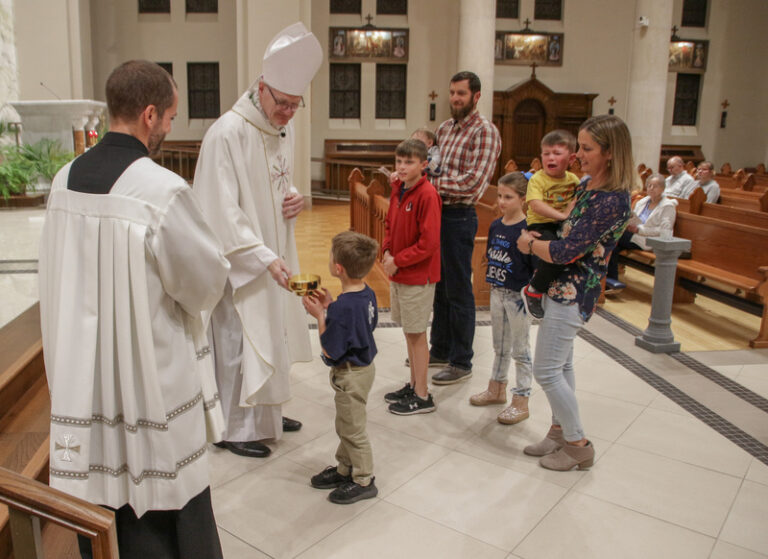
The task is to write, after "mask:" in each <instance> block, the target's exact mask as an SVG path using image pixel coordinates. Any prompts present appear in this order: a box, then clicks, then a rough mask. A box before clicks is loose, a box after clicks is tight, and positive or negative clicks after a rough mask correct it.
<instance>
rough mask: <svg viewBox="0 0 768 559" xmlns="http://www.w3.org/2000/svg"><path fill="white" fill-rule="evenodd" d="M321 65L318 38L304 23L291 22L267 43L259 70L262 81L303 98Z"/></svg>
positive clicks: (321, 57) (321, 54)
mask: <svg viewBox="0 0 768 559" xmlns="http://www.w3.org/2000/svg"><path fill="white" fill-rule="evenodd" d="M322 62H323V49H322V47H320V42H319V41H318V40H317V37H315V36H314V35H313V34H312V33H311V32H309V31H308V30H307V28H306V27H304V24H303V23H301V22H299V23H294V24H293V25H289V26H288V27H286V28H285V29H283V30H282V31H280V33H278V34H277V35H275V37H274V38H273V39H272V41H271V42H270V43H269V46H268V47H267V50H266V52H265V53H264V66H263V68H262V73H263V77H264V81H265V82H267V84H269V85H270V86H272V87H273V88H275V89H277V90H278V91H282V92H283V93H286V94H288V95H302V94H303V93H304V90H306V89H307V86H308V85H309V82H311V81H312V78H313V77H314V76H315V73H317V71H318V70H319V69H320V64H322Z"/></svg>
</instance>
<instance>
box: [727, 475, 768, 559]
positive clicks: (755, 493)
mask: <svg viewBox="0 0 768 559" xmlns="http://www.w3.org/2000/svg"><path fill="white" fill-rule="evenodd" d="M766 519H768V487H766V486H765V485H762V484H759V483H755V482H753V481H744V485H742V486H741V489H740V490H739V494H738V496H737V497H736V502H735V503H734V504H733V510H731V514H730V515H728V520H727V521H726V523H725V526H724V527H723V531H722V533H721V534H720V539H721V540H723V541H726V542H728V543H732V544H735V545H738V546H740V547H744V548H746V549H749V550H752V551H756V552H758V553H762V554H764V555H768V529H766V526H767V525H768V524H767V522H766Z"/></svg>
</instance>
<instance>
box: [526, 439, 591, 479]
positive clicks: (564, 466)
mask: <svg viewBox="0 0 768 559" xmlns="http://www.w3.org/2000/svg"><path fill="white" fill-rule="evenodd" d="M594 462H595V447H594V446H592V443H591V442H590V441H587V444H586V446H576V445H572V444H568V443H565V444H564V445H563V446H562V447H560V450H558V451H557V452H555V453H554V454H549V455H547V456H542V457H541V459H540V460H539V464H540V465H541V467H542V468H546V469H548V470H557V471H558V472H567V471H569V470H572V469H573V468H578V469H580V470H587V469H589V468H590V467H591V466H592V464H594Z"/></svg>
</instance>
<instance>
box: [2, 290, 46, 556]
mask: <svg viewBox="0 0 768 559" xmlns="http://www.w3.org/2000/svg"><path fill="white" fill-rule="evenodd" d="M50 413H51V403H50V398H49V396H48V384H47V381H46V378H45V366H44V363H43V344H42V334H41V332H40V306H39V304H35V305H33V306H32V307H30V308H29V309H27V310H26V311H24V312H23V313H22V314H20V315H19V316H18V317H16V318H15V319H14V320H13V321H11V322H10V323H9V324H7V325H5V326H4V327H3V328H1V329H0V466H2V467H3V468H7V469H9V470H11V471H13V472H16V473H18V474H20V475H22V476H24V477H26V478H28V479H36V480H38V481H41V482H43V483H46V482H47V481H48V456H49V433H50V425H49V420H50ZM10 546H11V543H10V527H9V514H8V509H7V507H5V506H4V505H0V558H5V557H7V556H8V555H9V553H10Z"/></svg>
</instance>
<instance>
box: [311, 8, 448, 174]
mask: <svg viewBox="0 0 768 559" xmlns="http://www.w3.org/2000/svg"><path fill="white" fill-rule="evenodd" d="M368 13H370V14H371V15H372V16H374V20H373V22H372V23H373V24H374V25H376V26H377V27H399V28H409V30H410V33H409V37H410V45H409V60H408V70H407V90H406V113H405V119H403V120H399V119H398V120H391V121H382V120H377V119H376V118H375V114H376V65H375V64H374V63H364V64H362V65H361V76H360V82H361V83H360V86H361V92H360V96H361V107H360V112H361V118H360V119H359V120H357V119H352V120H350V119H347V120H345V121H341V120H331V119H329V118H328V109H329V95H328V89H329V79H328V78H329V62H328V59H327V53H328V28H329V27H358V26H361V25H363V24H365V23H366V22H365V20H364V19H363V17H364V16H365V15H367V14H368ZM458 16H459V3H458V0H456V1H453V0H451V1H446V0H411V1H410V2H409V3H408V15H407V16H383V15H382V16H377V15H376V2H375V0H363V2H362V17H361V16H358V15H349V14H334V15H330V14H329V2H328V0H314V1H313V3H312V28H313V31H314V32H315V34H316V35H317V37H318V39H320V44H321V45H322V46H323V49H324V52H325V53H326V59H325V60H324V61H323V65H322V66H321V69H320V71H319V72H318V75H317V76H316V77H315V79H314V81H313V82H312V104H313V107H315V109H314V110H313V112H312V157H314V158H322V157H323V152H324V142H325V140H326V139H340V140H346V139H355V138H360V139H403V138H406V137H407V136H409V135H410V133H411V132H412V131H413V130H415V129H416V128H420V127H422V126H429V127H430V128H436V127H437V126H438V125H439V124H440V123H441V122H442V121H443V120H445V119H446V118H448V117H449V116H450V108H449V105H448V84H449V81H450V78H451V76H452V75H453V74H455V73H456V72H457V71H458V70H459V69H458V68H456V59H457V49H458V47H457V44H456V41H457V36H458ZM433 90H434V91H435V93H437V94H438V97H437V98H436V99H435V101H434V102H435V104H436V109H437V110H436V118H435V120H434V121H430V120H429V104H430V103H431V102H432V100H431V99H430V98H429V97H428V95H429V93H430V92H432V91H433ZM324 173H325V167H324V166H323V164H322V163H313V166H312V178H313V179H323V178H325V174H324Z"/></svg>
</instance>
